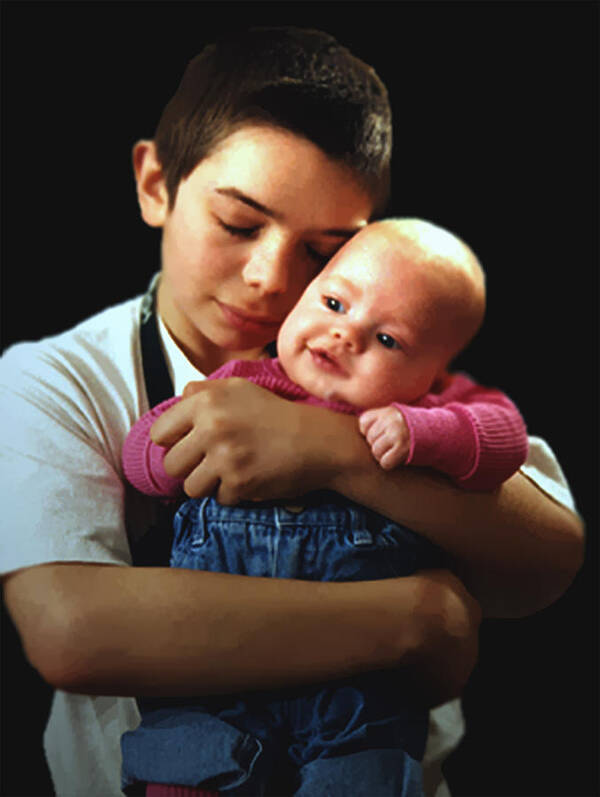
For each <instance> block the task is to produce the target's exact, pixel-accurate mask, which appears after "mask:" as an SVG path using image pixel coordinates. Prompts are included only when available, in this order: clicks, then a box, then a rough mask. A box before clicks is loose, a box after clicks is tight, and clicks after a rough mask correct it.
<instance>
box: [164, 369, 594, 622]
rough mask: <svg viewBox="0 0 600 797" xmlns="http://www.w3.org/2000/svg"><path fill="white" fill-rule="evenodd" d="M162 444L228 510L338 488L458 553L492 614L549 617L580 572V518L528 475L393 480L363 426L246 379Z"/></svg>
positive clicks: (204, 402) (172, 468) (193, 489)
mask: <svg viewBox="0 0 600 797" xmlns="http://www.w3.org/2000/svg"><path fill="white" fill-rule="evenodd" d="M240 407H242V408H243V410H242V411H240ZM190 424H191V425H193V426H194V435H193V436H191V435H186V437H185V438H184V439H182V440H180V441H179V442H177V443H176V444H175V441H178V440H179V438H180V433H179V431H178V430H179V429H180V428H182V427H187V428H189V426H190ZM153 435H154V439H155V440H159V441H160V442H161V443H164V444H168V445H172V444H173V447H172V448H171V450H170V451H169V453H168V455H167V457H166V458H165V465H166V467H167V469H168V470H169V472H170V473H171V475H174V476H175V475H176V476H182V477H186V481H185V488H186V492H187V493H188V494H189V495H196V496H198V495H207V494H210V493H211V492H212V491H213V490H217V491H218V492H217V497H218V499H219V500H220V501H221V503H225V504H235V503H237V502H239V501H240V500H244V499H259V498H282V497H284V498H291V497H296V496H298V495H299V494H301V493H303V492H308V491H310V490H314V489H324V488H328V489H332V490H336V491H337V492H339V493H341V494H343V495H345V496H347V497H348V498H350V499H351V500H354V501H356V502H357V503H360V504H364V505H366V506H369V507H371V508H372V509H374V510H375V511H378V512H380V513H381V514H383V515H386V516H388V517H390V518H392V519H393V520H395V521H397V522H399V523H403V524H404V525H406V526H408V527H409V528H412V529H413V530H414V531H416V532H418V533H421V534H423V535H424V536H426V537H428V538H429V539H430V540H432V541H433V542H435V543H437V544H438V545H440V546H441V547H442V548H444V549H445V550H446V551H448V552H449V553H450V554H451V556H452V557H453V559H454V561H455V563H456V569H457V572H459V573H460V575H461V577H463V578H464V579H465V583H466V585H467V588H468V589H469V590H470V591H471V592H473V594H474V595H475V597H476V598H477V600H479V601H480V603H481V604H482V608H483V609H484V613H486V614H488V615H492V616H499V617H502V616H504V617H511V616H512V617H519V616H524V615H527V614H531V613H533V612H536V611H538V610H540V609H542V608H544V607H545V606H547V605H549V604H550V603H552V602H553V601H555V600H556V599H557V598H558V597H560V595H561V594H562V593H563V592H564V591H565V589H566V588H567V587H568V586H569V584H570V583H571V581H572V580H573V578H574V576H575V574H576V573H577V571H578V569H579V567H580V565H581V561H582V556H583V525H582V523H581V521H580V519H579V518H578V517H577V515H576V514H575V513H574V512H572V511H570V510H569V509H566V508H565V507H563V506H562V505H560V504H558V503H556V502H555V501H553V500H552V499H551V498H549V497H548V496H547V495H546V494H545V493H544V492H542V491H541V490H540V489H539V488H538V487H537V486H536V485H535V484H533V483H532V482H531V481H529V480H528V479H527V478H526V477H525V476H523V475H522V474H520V473H518V474H515V475H514V476H513V477H511V478H510V479H509V480H508V481H506V482H504V484H502V485H501V486H500V487H499V488H498V489H497V490H495V491H493V492H478V493H475V492H470V491H467V490H464V489H459V488H458V487H456V486H454V485H453V484H452V483H451V482H450V481H449V480H448V479H447V478H445V477H443V476H439V475H437V474H434V473H432V472H430V471H427V470H425V469H422V468H398V469H397V470H395V471H384V470H383V469H382V468H381V467H380V466H379V465H378V464H377V463H376V462H375V460H374V459H373V457H372V456H371V453H370V450H369V448H368V446H367V444H366V443H365V440H364V438H363V437H362V435H361V434H360V432H359V430H358V426H357V423H356V419H355V418H353V417H351V416H347V415H342V414H340V413H333V412H330V411H328V410H325V409H321V408H318V407H310V406H306V405H300V404H293V403H291V402H288V401H284V400H282V399H280V398H278V397H277V396H273V395H272V394H270V393H269V392H268V391H266V390H263V389H262V388H259V387H257V386H256V385H252V384H250V383H249V382H246V381H244V380H239V379H229V380H225V381H220V382H211V383H202V386H201V389H199V390H198V392H197V393H196V394H195V395H193V396H190V398H188V399H187V400H186V401H183V402H181V404H180V405H179V406H178V407H177V408H175V409H174V410H171V411H170V412H169V413H166V414H165V415H163V416H162V417H161V418H160V419H159V421H158V422H157V424H155V426H154V429H153ZM199 450H201V451H202V452H203V457H201V458H199V457H198V451H199ZM291 451H293V453H294V456H293V457H291V456H290V452H291ZM199 459H201V462H200V464H199V465H198V464H197V463H198V461H199Z"/></svg>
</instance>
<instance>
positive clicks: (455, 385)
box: [123, 359, 528, 498]
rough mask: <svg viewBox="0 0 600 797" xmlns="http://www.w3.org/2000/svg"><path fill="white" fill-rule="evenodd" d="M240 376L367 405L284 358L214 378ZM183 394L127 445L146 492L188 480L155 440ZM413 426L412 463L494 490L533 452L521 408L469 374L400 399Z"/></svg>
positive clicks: (144, 420)
mask: <svg viewBox="0 0 600 797" xmlns="http://www.w3.org/2000/svg"><path fill="white" fill-rule="evenodd" d="M232 376H239V377H243V378H244V379H249V380H250V381H251V382H255V383H256V384H257V385H260V386H261V387H265V388H267V389H268V390H271V391H272V392H273V393H276V394H277V395H279V396H281V397H282V398H285V399H288V400H290V401H299V402H301V403H304V404H312V405H315V406H319V407H326V408H328V409H332V410H334V411H336V412H345V413H350V414H354V415H359V414H360V413H361V412H362V410H359V409H357V408H356V407H352V406H351V405H350V404H345V403H344V402H330V401H324V400H321V399H317V398H315V397H314V396H311V395H310V394H309V393H307V392H306V391H305V390H304V389H303V388H301V387H300V386H299V385H297V384H295V383H294V382H292V381H290V379H288V377H287V375H286V374H285V372H284V370H283V369H282V367H281V365H280V364H279V361H278V360H277V359H269V360H234V361H232V362H230V363H227V364H226V365H224V366H223V367H222V368H219V369H218V370H217V371H215V372H214V373H213V374H211V375H210V377H208V378H209V379H227V378H228V377H232ZM179 400H180V399H179V398H177V397H175V398H172V399H169V400H168V401H164V402H163V403H162V404H159V405H158V406H157V407H154V408H153V409H152V410H150V412H148V413H146V414H145V415H143V416H142V417H141V418H140V420H139V421H138V422H137V423H136V424H135V425H134V426H133V428H132V429H131V431H130V433H129V435H128V437H127V439H126V441H125V445H124V447H123V467H124V470H125V476H126V477H127V479H128V480H129V482H131V484H133V486H134V487H136V488H137V489H138V490H140V491H141V492H143V493H146V494H147V495H154V496H163V497H165V498H174V497H177V496H179V495H180V494H181V492H182V484H183V483H182V482H181V481H180V480H177V479H173V478H171V477H170V476H168V475H167V474H166V473H165V470H164V466H163V459H164V455H165V449H163V448H161V447H160V446H157V445H156V444H155V443H153V442H152V441H151V440H150V427H151V426H152V424H153V423H154V421H155V420H156V419H157V418H158V417H159V416H160V415H161V414H162V413H163V412H165V411H166V410H167V409H169V408H170V407H172V406H173V405H174V404H175V403H177V401H179ZM394 406H395V407H397V409H398V410H399V411H400V412H401V413H402V414H403V416H404V418H405V420H406V424H407V426H408V429H409V432H410V439H411V447H410V452H409V456H408V459H407V462H406V464H407V465H415V466H418V467H430V468H434V469H435V470H438V471H440V472H442V473H445V474H447V475H448V476H450V477H451V478H452V479H453V480H454V481H455V482H456V484H458V485H460V486H461V487H463V488H465V489H469V490H491V489H493V488H495V487H498V486H499V485H500V484H501V483H502V482H503V481H505V480H506V479H508V478H509V476H512V474H513V473H515V472H516V471H517V470H518V469H519V467H520V466H521V465H522V464H523V462H525V459H526V458H527V450H528V440H527V429H526V427H525V423H524V421H523V419H522V418H521V415H520V413H519V411H518V409H517V408H516V406H515V405H514V404H513V402H512V401H511V400H510V399H509V398H507V396H505V395H504V394H503V393H501V392H500V391H499V390H496V389H494V388H488V387H482V386H480V385H477V384H476V383H475V382H473V381H472V380H471V379H469V378H468V377H467V376H465V375H463V374H456V375H453V376H448V377H447V379H446V380H445V381H444V382H443V384H439V385H437V386H434V389H433V390H432V392H431V393H428V394H427V395H425V396H423V397H422V398H421V399H419V400H418V401H416V402H414V403H412V404H395V405H394Z"/></svg>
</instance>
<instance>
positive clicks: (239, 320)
mask: <svg viewBox="0 0 600 797" xmlns="http://www.w3.org/2000/svg"><path fill="white" fill-rule="evenodd" d="M217 304H218V306H219V308H220V310H221V312H222V313H223V316H224V317H225V319H226V321H227V322H228V323H229V324H231V326H233V327H235V328H236V329H240V330H242V331H247V332H250V331H263V332H265V331H269V332H271V331H273V332H274V331H276V330H277V329H278V328H279V326H280V325H281V322H282V319H281V318H276V317H275V316H272V315H261V314H259V313H252V312H251V311H249V310H245V309H242V308H240V307H234V306H233V305H231V304H225V302H220V301H218V300H217Z"/></svg>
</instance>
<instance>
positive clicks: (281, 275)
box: [243, 240, 292, 294]
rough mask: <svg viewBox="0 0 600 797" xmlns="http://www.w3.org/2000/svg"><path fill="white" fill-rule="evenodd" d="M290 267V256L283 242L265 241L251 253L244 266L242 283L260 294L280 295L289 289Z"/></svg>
mask: <svg viewBox="0 0 600 797" xmlns="http://www.w3.org/2000/svg"><path fill="white" fill-rule="evenodd" d="M291 266H292V264H291V255H290V252H289V247H287V246H286V243H285V241H283V240H271V241H265V242H263V243H262V245H261V246H257V247H256V248H255V249H254V250H253V251H252V254H251V256H250V259H249V260H248V262H247V263H246V265H245V266H244V270H243V277H244V281H245V282H246V284H247V285H249V286H250V287H253V288H257V289H258V290H260V291H261V292H262V293H280V294H282V293H285V292H286V291H287V290H288V288H289V275H290V268H291Z"/></svg>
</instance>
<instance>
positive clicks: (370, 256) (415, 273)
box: [277, 228, 452, 409]
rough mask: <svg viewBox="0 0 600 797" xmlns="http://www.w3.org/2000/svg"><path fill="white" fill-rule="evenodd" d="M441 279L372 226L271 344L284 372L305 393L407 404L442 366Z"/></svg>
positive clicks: (445, 351) (365, 404)
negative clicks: (431, 273) (419, 264)
mask: <svg viewBox="0 0 600 797" xmlns="http://www.w3.org/2000/svg"><path fill="white" fill-rule="evenodd" d="M443 289H444V286H443V285H442V284H440V280H439V279H433V280H432V279H431V277H430V276H428V275H427V273H426V270H424V269H423V268H422V267H418V266H416V265H415V264H414V263H413V262H412V261H411V259H410V258H409V257H408V256H403V255H402V254H399V253H398V247H395V246H393V245H390V241H389V240H388V239H387V238H386V236H385V235H382V234H381V232H380V231H378V230H377V228H373V229H370V228H367V229H365V230H364V231H362V232H360V233H359V234H358V235H357V236H356V237H355V238H353V239H352V240H351V241H350V242H349V243H348V244H346V245H345V246H344V247H343V248H342V249H341V250H340V251H339V252H338V254H337V255H336V256H335V257H334V258H333V259H332V261H331V262H330V263H329V265H328V266H327V267H326V269H325V270H324V271H323V272H322V273H321V274H320V275H319V276H318V277H317V278H316V279H314V280H313V282H312V283H311V284H310V285H309V286H308V288H307V289H306V291H305V292H304V294H303V295H302V297H301V298H300V300H299V302H298V304H297V305H296V306H295V307H294V309H293V310H292V311H291V313H290V314H289V316H288V317H287V318H286V320H285V321H284V323H283V326H282V327H281V330H280V332H279V337H278V339H277V348H278V353H279V358H280V360H281V364H282V366H283V368H284V369H285V371H286V373H287V374H288V376H289V377H290V379H292V380H293V381H294V382H296V383H297V384H299V385H301V386H302V387H303V388H304V389H305V390H308V391H309V393H311V394H313V395H315V396H317V397H319V398H323V399H330V400H342V401H346V402H349V403H350V404H353V405H355V406H357V407H359V408H361V409H365V408H371V407H379V406H385V405H387V404H390V403H391V402H392V401H399V402H404V403H408V402H411V401H415V400H416V399H417V398H419V397H420V396H422V395H423V394H424V393H426V392H427V391H428V390H429V388H430V387H431V385H432V383H433V382H434V381H435V379H436V377H437V376H438V375H440V374H441V373H442V372H443V370H444V368H445V366H446V363H447V361H448V357H449V353H450V349H451V346H452V344H451V342H450V341H449V340H448V336H447V334H442V332H441V326H442V320H443V315H444V306H445V304H447V302H443V301H441V291H442V290H443Z"/></svg>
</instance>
